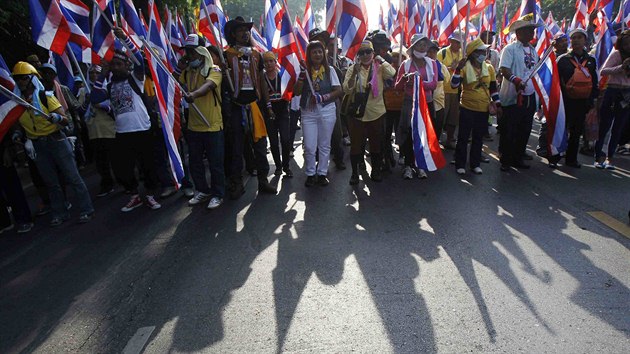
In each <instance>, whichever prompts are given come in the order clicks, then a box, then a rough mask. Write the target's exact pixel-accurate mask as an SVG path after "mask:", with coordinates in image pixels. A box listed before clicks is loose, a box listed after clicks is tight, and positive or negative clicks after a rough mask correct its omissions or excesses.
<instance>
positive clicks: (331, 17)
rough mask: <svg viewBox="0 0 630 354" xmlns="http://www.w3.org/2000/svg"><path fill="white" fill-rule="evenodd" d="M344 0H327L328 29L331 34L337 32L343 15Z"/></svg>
mask: <svg viewBox="0 0 630 354" xmlns="http://www.w3.org/2000/svg"><path fill="white" fill-rule="evenodd" d="M342 1H343V0H326V31H328V33H330V34H336V33H337V22H339V17H340V16H341V8H342ZM306 34H308V32H307V33H306Z"/></svg>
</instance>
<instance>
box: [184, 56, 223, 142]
mask: <svg viewBox="0 0 630 354" xmlns="http://www.w3.org/2000/svg"><path fill="white" fill-rule="evenodd" d="M180 78H183V79H185V83H186V86H187V87H188V91H189V92H192V91H195V90H197V89H198V88H200V87H201V86H202V85H203V84H205V83H206V82H208V81H211V82H214V84H215V85H216V88H215V89H214V93H212V91H211V92H209V93H208V94H207V95H205V96H203V97H197V98H196V99H195V105H196V106H197V107H198V108H199V110H200V111H201V113H202V114H203V115H204V117H205V118H206V120H207V121H208V123H210V126H208V125H207V124H206V123H205V122H204V121H203V119H201V116H199V114H198V113H197V112H196V111H195V109H194V108H192V106H191V107H190V109H189V111H188V130H190V131H193V132H218V131H220V130H222V129H223V118H222V116H221V80H223V75H222V74H221V69H220V68H219V67H218V66H216V65H215V66H213V67H212V69H210V73H209V74H208V77H205V78H204V77H203V76H202V75H201V73H200V70H199V69H186V70H184V72H183V73H182V74H181V76H180Z"/></svg>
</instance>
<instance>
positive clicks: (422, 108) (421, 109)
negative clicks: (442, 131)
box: [411, 75, 446, 171]
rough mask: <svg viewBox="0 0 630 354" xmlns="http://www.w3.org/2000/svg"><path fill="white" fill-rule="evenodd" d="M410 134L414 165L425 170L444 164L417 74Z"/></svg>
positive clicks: (414, 85)
mask: <svg viewBox="0 0 630 354" xmlns="http://www.w3.org/2000/svg"><path fill="white" fill-rule="evenodd" d="M411 134H412V141H413V153H414V156H415V159H416V167H418V168H421V169H423V170H425V171H435V170H438V169H440V168H443V167H444V166H446V160H445V159H444V155H442V150H441V149H440V143H439V141H438V137H437V136H436V135H435V130H434V129H433V123H432V122H431V116H430V114H429V106H428V105H427V100H426V96H425V93H424V87H423V86H422V78H421V77H420V76H418V75H416V76H414V84H413V108H412V110H411Z"/></svg>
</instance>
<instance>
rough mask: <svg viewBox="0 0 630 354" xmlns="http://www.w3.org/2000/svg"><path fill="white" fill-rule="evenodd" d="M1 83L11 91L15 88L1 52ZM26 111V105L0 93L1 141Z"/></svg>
mask: <svg viewBox="0 0 630 354" xmlns="http://www.w3.org/2000/svg"><path fill="white" fill-rule="evenodd" d="M0 85H2V86H3V87H4V88H6V89H7V90H9V91H11V92H13V89H14V88H15V81H13V78H12V77H11V71H9V68H8V67H7V63H5V62H4V58H3V57H2V54H0ZM24 111H26V108H25V107H24V106H21V105H19V104H17V103H15V101H13V100H11V99H10V98H8V97H6V96H5V95H4V94H2V93H0V141H1V140H2V139H3V138H4V136H5V135H6V134H7V132H8V131H9V129H11V127H12V126H13V124H15V122H17V120H18V119H19V118H20V116H21V115H22V113H24Z"/></svg>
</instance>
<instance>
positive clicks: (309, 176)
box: [294, 41, 342, 187]
mask: <svg viewBox="0 0 630 354" xmlns="http://www.w3.org/2000/svg"><path fill="white" fill-rule="evenodd" d="M305 66H306V72H304V71H302V72H301V73H300V76H299V77H298V81H297V83H296V85H295V90H294V95H301V96H302V97H301V99H300V107H301V108H302V134H303V136H304V168H305V170H306V183H305V184H304V185H305V186H307V187H312V186H314V185H316V184H318V185H320V186H326V185H328V183H329V181H328V177H327V175H328V159H329V157H330V139H331V137H332V133H333V129H334V128H335V120H336V119H337V114H336V108H335V100H336V99H337V98H338V97H340V96H341V95H342V90H341V84H340V82H339V78H338V77H337V74H336V73H335V70H334V68H333V67H331V66H328V64H327V63H326V50H325V49H324V45H323V44H322V43H321V42H319V41H313V42H310V43H309V44H308V46H307V47H306V63H305ZM306 75H309V76H310V81H311V83H312V85H313V90H311V87H310V84H309V83H308V80H306ZM305 81H307V83H305ZM313 91H314V92H313ZM316 152H318V161H319V163H316V161H315V153H316Z"/></svg>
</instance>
